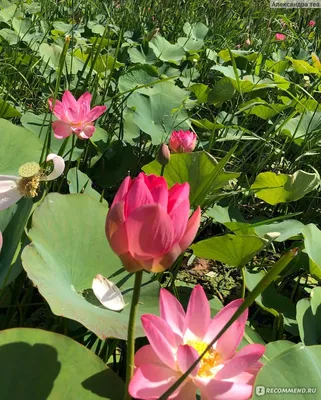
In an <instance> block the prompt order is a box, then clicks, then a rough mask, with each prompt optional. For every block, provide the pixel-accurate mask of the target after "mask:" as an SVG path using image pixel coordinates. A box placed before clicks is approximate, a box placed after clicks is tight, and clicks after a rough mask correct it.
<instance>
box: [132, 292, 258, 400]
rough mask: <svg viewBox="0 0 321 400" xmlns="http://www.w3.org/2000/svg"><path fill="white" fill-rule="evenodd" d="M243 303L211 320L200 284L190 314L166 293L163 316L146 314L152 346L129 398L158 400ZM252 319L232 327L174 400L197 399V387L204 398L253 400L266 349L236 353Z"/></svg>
mask: <svg viewBox="0 0 321 400" xmlns="http://www.w3.org/2000/svg"><path fill="white" fill-rule="evenodd" d="M242 301H243V300H242V299H241V300H235V301H232V302H231V303H230V304H228V305H227V306H226V307H224V308H223V309H222V310H221V311H219V313H218V314H216V316H215V317H214V318H213V319H211V317H210V307H209V303H208V300H207V298H206V295H205V293H204V290H203V288H202V287H201V286H200V285H197V286H195V288H194V289H193V291H192V294H191V297H190V300H189V304H188V307H187V312H186V313H185V312H184V310H183V307H182V305H181V304H180V303H179V302H178V300H177V299H176V298H175V297H174V296H173V295H172V294H170V293H169V292H168V291H167V290H165V289H161V295H160V314H161V316H160V317H157V316H155V315H151V314H146V315H143V316H142V318H141V319H142V325H143V328H144V331H145V333H146V336H147V338H148V340H149V343H150V344H149V345H147V346H143V347H142V348H141V349H139V350H138V352H137V353H136V354H135V367H136V370H135V374H134V376H133V378H132V380H131V382H130V385H129V393H130V395H131V396H132V397H134V398H137V399H142V400H144V399H158V398H159V397H160V396H161V395H162V394H163V393H164V392H165V391H166V390H167V389H169V388H170V387H171V386H172V385H173V383H174V382H175V381H176V380H177V379H179V378H180V377H181V376H182V374H183V373H184V372H186V371H187V369H188V368H189V367H190V366H191V365H192V364H193V363H194V362H195V361H196V360H197V358H198V357H199V356H200V354H202V352H203V351H204V350H205V349H206V347H207V346H208V344H209V343H210V342H211V341H212V340H213V339H214V337H215V336H216V335H217V334H218V333H219V331H220V330H221V329H222V328H223V327H224V325H225V324H226V323H227V322H228V321H229V320H230V318H231V317H232V316H233V314H234V313H235V311H236V310H237V309H238V308H239V306H240V305H241V304H242ZM247 316H248V312H247V311H246V312H244V313H243V314H242V315H241V316H240V317H239V318H238V319H237V320H236V321H235V322H234V323H233V324H232V326H231V327H230V328H229V329H228V330H227V331H226V332H225V333H224V334H223V335H222V336H221V337H220V338H219V339H218V341H217V342H216V343H215V344H214V346H213V347H212V348H211V349H210V350H209V351H208V352H207V353H206V354H205V356H204V357H203V358H202V360H201V361H200V362H199V364H198V365H197V367H195V369H194V370H193V371H192V373H191V374H190V375H189V376H188V378H187V379H185V381H184V382H183V383H182V384H181V385H180V386H179V387H178V389H176V391H175V392H174V393H173V394H172V395H171V396H170V397H169V399H173V400H174V399H175V400H192V399H195V397H196V390H197V389H199V390H200V393H201V398H202V399H204V400H205V399H206V400H214V399H215V400H231V399H233V400H246V399H249V398H250V397H251V395H252V388H253V383H254V380H255V377H256V375H257V373H258V371H259V369H260V368H261V367H262V364H261V363H260V362H259V359H260V358H261V356H262V355H263V353H264V351H265V347H264V346H263V345H261V344H249V345H247V346H245V347H243V348H242V349H241V350H239V351H236V349H237V347H238V346H239V344H240V342H241V340H242V338H243V335H244V330H245V323H246V320H247Z"/></svg>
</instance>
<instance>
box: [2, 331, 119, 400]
mask: <svg viewBox="0 0 321 400" xmlns="http://www.w3.org/2000/svg"><path fill="white" fill-rule="evenodd" d="M0 365H1V367H0V368H1V374H0V397H1V399H8V400H9V399H10V400H22V399H24V400H44V399H47V400H58V399H59V400H80V399H81V400H94V399H101V398H104V399H110V400H119V399H121V398H122V393H123V386H124V385H123V381H122V380H121V379H120V378H119V377H118V376H117V375H116V374H115V373H114V372H113V371H112V370H111V369H109V368H107V367H106V366H105V364H104V362H103V361H102V360H101V359H100V358H99V357H97V356H96V355H95V354H94V353H93V352H91V351H90V350H88V349H86V348H85V347H84V346H82V345H81V344H79V343H77V342H75V341H74V340H72V339H70V338H68V337H67V336H63V335H60V334H57V333H53V332H47V331H44V330H40V329H30V328H15V329H7V330H5V331H2V332H1V333H0Z"/></svg>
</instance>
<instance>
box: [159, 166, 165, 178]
mask: <svg viewBox="0 0 321 400" xmlns="http://www.w3.org/2000/svg"><path fill="white" fill-rule="evenodd" d="M164 171H165V165H162V169H161V173H160V176H164Z"/></svg>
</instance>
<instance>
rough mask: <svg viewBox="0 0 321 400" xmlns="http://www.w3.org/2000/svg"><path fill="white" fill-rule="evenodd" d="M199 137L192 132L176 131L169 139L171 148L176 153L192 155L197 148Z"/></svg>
mask: <svg viewBox="0 0 321 400" xmlns="http://www.w3.org/2000/svg"><path fill="white" fill-rule="evenodd" d="M196 140H197V137H196V135H195V133H194V132H191V131H178V132H176V131H174V132H172V135H171V137H170V139H169V148H170V149H171V150H172V151H173V152H174V153H191V152H192V151H193V150H194V149H195V146H196Z"/></svg>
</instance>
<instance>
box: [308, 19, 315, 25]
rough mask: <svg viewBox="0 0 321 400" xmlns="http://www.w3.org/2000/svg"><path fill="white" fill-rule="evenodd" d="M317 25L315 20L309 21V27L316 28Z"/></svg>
mask: <svg viewBox="0 0 321 400" xmlns="http://www.w3.org/2000/svg"><path fill="white" fill-rule="evenodd" d="M315 24H316V22H315V21H313V19H311V21H309V26H312V27H314V26H315Z"/></svg>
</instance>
